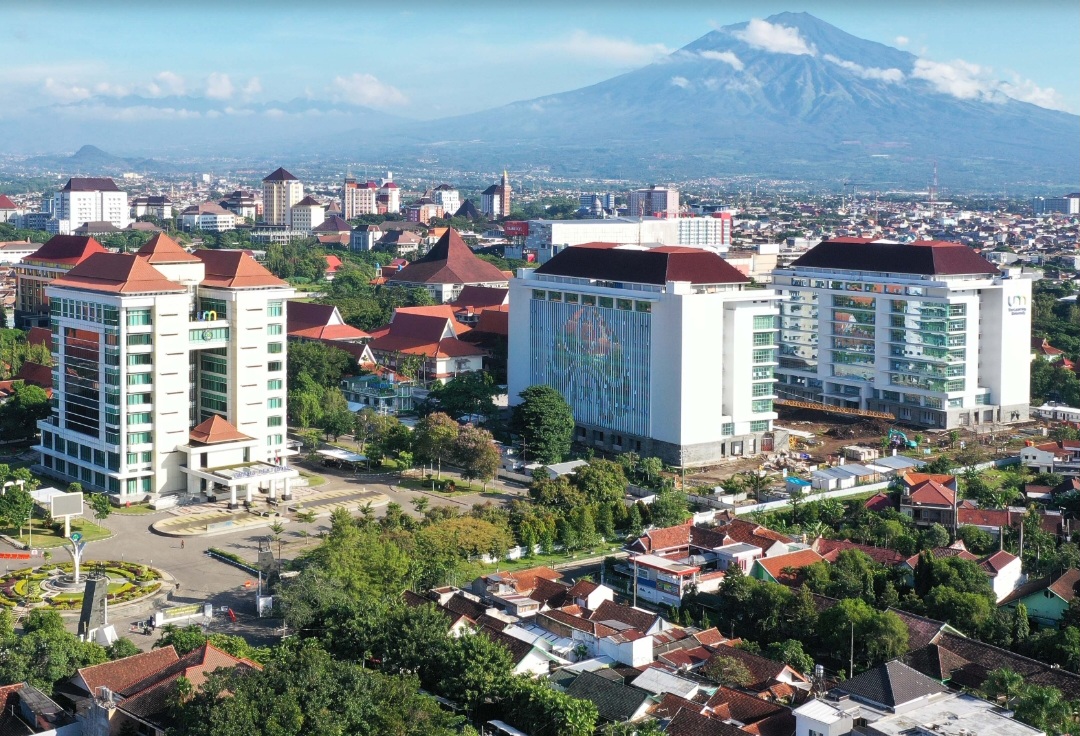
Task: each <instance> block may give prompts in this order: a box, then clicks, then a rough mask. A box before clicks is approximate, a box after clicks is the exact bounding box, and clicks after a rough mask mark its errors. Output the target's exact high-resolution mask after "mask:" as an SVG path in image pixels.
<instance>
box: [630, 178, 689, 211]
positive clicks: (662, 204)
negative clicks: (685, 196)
mask: <svg viewBox="0 0 1080 736" xmlns="http://www.w3.org/2000/svg"><path fill="white" fill-rule="evenodd" d="M626 214H627V215H628V216H629V217H678V216H679V190H678V189H674V188H672V187H661V186H657V185H655V184H654V185H652V186H651V187H648V188H646V189H635V190H633V191H631V192H630V200H629V205H628V206H627V208H626Z"/></svg>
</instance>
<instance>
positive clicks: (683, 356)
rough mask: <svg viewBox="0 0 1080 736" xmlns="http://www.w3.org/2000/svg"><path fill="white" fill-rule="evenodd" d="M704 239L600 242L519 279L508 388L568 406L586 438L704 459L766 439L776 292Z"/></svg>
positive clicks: (682, 462) (672, 460) (691, 460)
mask: <svg viewBox="0 0 1080 736" xmlns="http://www.w3.org/2000/svg"><path fill="white" fill-rule="evenodd" d="M748 286H749V279H747V278H746V277H745V276H743V275H742V274H740V273H738V272H737V271H736V270H735V269H733V268H731V266H729V265H728V264H727V263H725V262H724V260H723V259H722V258H720V256H718V255H716V254H715V253H710V252H708V251H704V250H699V249H694V248H683V247H678V246H664V247H656V248H643V247H639V246H625V245H616V244H614V243H592V244H588V245H581V246H578V247H575V248H569V249H567V250H564V251H563V252H561V253H560V254H559V255H557V256H555V257H554V258H552V259H551V260H550V261H548V262H547V263H546V264H544V265H543V266H541V267H540V268H538V269H536V270H529V269H522V270H521V271H520V272H519V275H518V278H516V279H514V280H513V281H512V282H511V285H510V330H509V332H510V346H509V365H508V370H509V391H508V392H509V395H510V401H511V402H512V403H518V402H520V401H521V399H520V398H519V396H518V395H519V393H520V392H521V391H523V390H524V389H526V388H527V387H529V386H531V385H534V384H544V385H547V386H551V387H553V388H556V389H557V390H558V391H559V392H560V393H561V394H562V395H563V397H564V398H565V399H566V400H567V402H568V403H569V404H570V407H571V409H572V410H573V413H574V419H575V423H576V425H577V426H576V430H575V432H576V434H575V438H576V440H577V441H578V442H580V443H582V444H586V445H590V446H593V447H597V448H602V449H604V450H609V451H616V452H617V451H625V450H632V451H634V452H637V453H639V454H643V455H654V456H657V457H660V458H661V459H663V460H664V461H665V462H667V463H669V464H671V465H678V466H700V465H707V464H710V463H713V462H716V461H717V460H719V459H721V458H724V457H730V456H738V455H751V454H755V453H758V452H762V451H771V450H772V449H773V447H774V445H776V444H777V443H780V442H782V440H781V439H780V438H779V437H778V436H777V435H775V434H774V431H773V426H772V423H773V420H774V419H775V418H776V414H775V413H774V412H773V405H772V399H773V383H774V380H775V379H774V376H773V371H774V368H775V366H776V357H777V355H776V352H777V351H776V339H775V338H776V334H777V329H776V315H777V312H778V310H777V296H776V294H774V293H773V292H771V291H766V290H763V289H749V288H747V287H748Z"/></svg>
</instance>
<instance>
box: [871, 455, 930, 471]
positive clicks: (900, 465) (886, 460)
mask: <svg viewBox="0 0 1080 736" xmlns="http://www.w3.org/2000/svg"><path fill="white" fill-rule="evenodd" d="M873 464H874V465H880V466H881V467H884V468H892V469H893V470H903V469H905V468H921V467H922V466H923V465H926V463H925V462H923V461H922V460H916V459H915V458H912V457H907V456H906V455H889V456H887V457H879V458H877V459H876V460H874V462H873Z"/></svg>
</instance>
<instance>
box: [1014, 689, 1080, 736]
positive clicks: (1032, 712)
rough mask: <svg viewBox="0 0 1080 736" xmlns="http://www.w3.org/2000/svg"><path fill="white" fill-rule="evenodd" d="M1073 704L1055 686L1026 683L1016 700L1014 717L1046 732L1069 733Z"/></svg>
mask: <svg viewBox="0 0 1080 736" xmlns="http://www.w3.org/2000/svg"><path fill="white" fill-rule="evenodd" d="M1074 706H1075V704H1073V705H1070V704H1069V701H1067V700H1066V699H1065V698H1064V697H1062V695H1061V691H1060V690H1058V689H1057V688H1054V687H1048V686H1044V685H1028V686H1027V687H1025V688H1024V690H1023V692H1022V693H1021V695H1020V698H1019V700H1018V701H1017V704H1016V718H1017V719H1018V720H1021V721H1023V722H1024V723H1026V724H1028V725H1029V726H1034V727H1035V728H1038V729H1040V730H1041V731H1045V732H1046V733H1069V732H1070V730H1071V727H1072V725H1073V722H1072V721H1073V708H1074Z"/></svg>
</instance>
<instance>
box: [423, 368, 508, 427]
mask: <svg viewBox="0 0 1080 736" xmlns="http://www.w3.org/2000/svg"><path fill="white" fill-rule="evenodd" d="M498 393H499V387H498V386H496V385H495V379H494V378H492V377H491V374H489V373H486V372H484V371H474V372H472V373H463V374H461V375H460V376H456V377H455V378H452V379H450V380H449V381H447V382H446V383H445V384H438V383H437V384H435V386H434V387H432V390H431V398H432V399H434V402H435V404H436V405H437V406H438V408H439V411H441V412H443V413H445V414H448V415H450V416H451V417H452V418H453V419H460V418H462V417H464V416H467V415H471V414H478V415H480V416H482V417H491V416H493V415H494V414H495V401H494V399H495V396H497V395H498Z"/></svg>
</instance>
